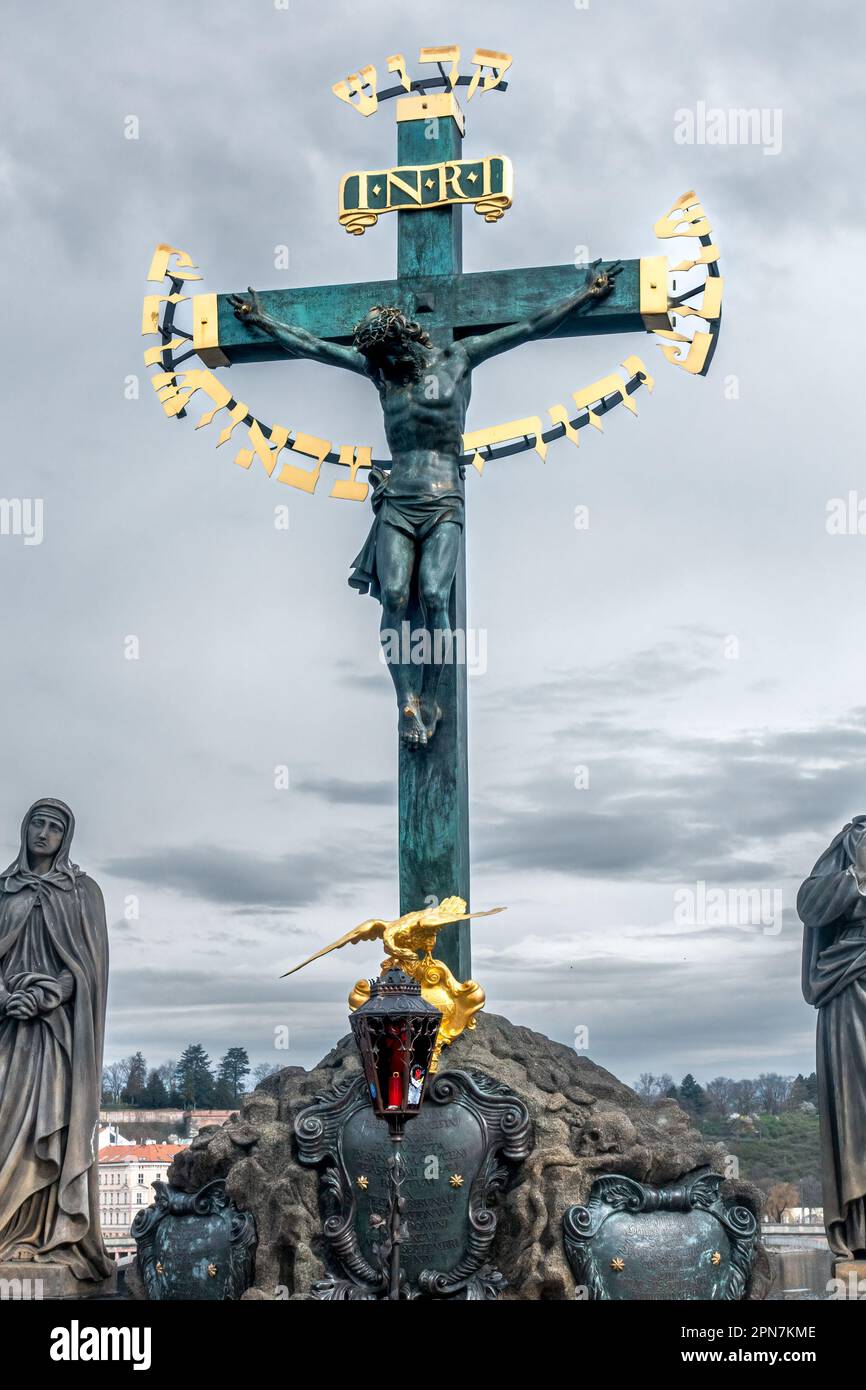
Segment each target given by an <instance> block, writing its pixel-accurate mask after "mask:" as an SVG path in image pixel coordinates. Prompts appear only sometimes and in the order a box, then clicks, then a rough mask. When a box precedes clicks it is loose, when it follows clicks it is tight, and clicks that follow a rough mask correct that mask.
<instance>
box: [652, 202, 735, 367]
mask: <svg viewBox="0 0 866 1390" xmlns="http://www.w3.org/2000/svg"><path fill="white" fill-rule="evenodd" d="M653 231H654V232H655V234H656V236H657V237H659V238H660V239H661V240H667V239H668V238H671V237H697V238H699V239H700V241H701V250H700V253H699V254H698V255H696V256H694V257H691V258H687V259H686V260H682V261H678V262H677V264H676V265H674V266H670V267H669V269H670V273H671V274H676V273H677V272H682V273H686V272H688V271H691V270H694V269H696V268H697V267H698V266H705V267H706V270H707V275H706V279H705V280H704V284H703V291H704V297H703V300H702V302H701V304H699V305H692V304H673V305H671V307H670V313H671V314H673V315H674V316H675V317H680V318H686V319H688V318H700V319H704V320H705V322H706V323H707V324H708V325H709V331H704V330H703V329H698V328H695V330H694V331H693V333H692V334H691V336H689V335H688V334H687V333H681V332H680V331H679V329H676V328H656V329H654V330H653V332H654V333H655V336H656V337H657V338H660V339H661V340H662V341H661V342H660V343H659V344H658V346H659V347H660V348H661V350H662V353H663V355H664V356H665V358H666V359H667V361H668V362H670V363H671V364H672V365H673V366H674V367H680V368H682V370H683V371H686V372H690V373H692V374H693V375H701V374H703V373H704V372H705V371H706V369H707V365H708V362H709V358H710V354H711V352H712V350H713V348H714V346H715V342H716V338H717V336H718V328H719V320H720V318H721V315H722V295H723V293H724V286H725V282H724V279H723V277H722V276H721V275H720V274H719V272H718V269H717V262H718V259H719V251H718V247H716V246H714V245H713V243H712V241H711V237H712V234H713V229H712V226H711V224H710V220H709V218H708V217H707V214H706V212H705V210H704V207H703V204H702V203H701V201H700V199H699V198H698V196H697V194H696V193H695V191H694V189H690V190H689V192H688V193H683V194H682V196H681V197H679V198H677V200H676V202H675V203H673V204H672V206H671V207H669V208H668V210H667V212H666V213H665V214H664V216H663V217H660V218H659V220H658V221H657V222H656V223H655V225H654V227H653Z"/></svg>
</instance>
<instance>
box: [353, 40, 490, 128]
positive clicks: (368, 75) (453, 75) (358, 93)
mask: <svg viewBox="0 0 866 1390" xmlns="http://www.w3.org/2000/svg"><path fill="white" fill-rule="evenodd" d="M385 61H386V63H387V66H388V71H389V72H395V73H396V74H397V76H398V77H399V79H400V82H401V83H402V85H403V87H404V89H405V90H406V91H407V92H411V90H412V83H411V81H410V80H409V77H408V74H407V71H406V59H405V58H404V57H403V54H402V53H392V54H391V56H390V57H389V58H387V59H386V60H385ZM418 61H419V63H436V64H437V65H442V66H444V64H445V63H449V62H450V64H451V67H450V69H449V71H448V73H447V80H448V84H449V87H450V88H451V90H453V89H454V87H455V86H456V84H457V79H458V77H459V75H460V73H459V67H460V45H459V44H455V43H449V44H441V45H440V46H438V47H436V48H422V49H420V51H419V54H418ZM513 62H514V59H513V58H512V56H511V54H510V53H500V52H498V51H497V50H496V49H493V48H476V50H475V52H474V53H473V55H472V63H473V67H474V69H475V71H474V72H473V74H472V77H471V80H470V82H469V86H468V88H467V94H466V100H467V101H471V100H472V98H473V97H474V96H475V93H476V92H477V91H478V88H479V85H480V87H481V91H482V92H490V91H492V90H493V88H494V87H498V86H499V84H500V82H501V81H502V79H503V77H504V76H505V73H506V72H507V71H508V69H509V68H510V67H511V65H512V63H513ZM482 77H483V81H482ZM331 91H332V92H333V93H334V95H335V96H337V97H339V98H340V101H344V102H345V103H346V105H347V106H351V108H352V110H353V111H357V112H358V114H359V115H360V116H372V115H373V114H374V113H375V112H376V111H378V109H379V87H378V73H377V71H376V67H375V65H374V64H373V63H366V64H365V65H364V67H362V68H359V69H358V71H357V72H353V73H350V74H349V76H348V77H344V78H342V79H341V80H340V81H339V82H335V83H334V85H333V87H332V88H331Z"/></svg>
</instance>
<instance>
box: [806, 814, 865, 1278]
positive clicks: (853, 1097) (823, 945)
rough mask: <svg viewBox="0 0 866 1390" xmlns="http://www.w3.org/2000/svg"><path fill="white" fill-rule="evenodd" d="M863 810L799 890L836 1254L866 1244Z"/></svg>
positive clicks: (828, 1222)
mask: <svg viewBox="0 0 866 1390" xmlns="http://www.w3.org/2000/svg"><path fill="white" fill-rule="evenodd" d="M864 835H866V816H857V817H855V819H854V820H853V821H852V822H851V823H850V824H849V825H846V826H845V828H844V830H842V831H841V832H840V833H839V834H838V835H837V836H836V839H835V840H834V841H833V843H832V844H831V845H830V847H829V849H827V850H826V851H825V853H824V854H822V856H821V858H820V859H819V860H818V862H817V864H816V865H815V867H814V869H813V870H812V873H811V876H810V877H809V878H807V879H806V881H805V883H804V884H803V885H802V887H801V888H800V892H799V894H798V897H797V911H798V912H799V914H800V917H801V918H802V920H803V922H804V924H805V926H804V934H803V995H804V997H805V999H806V1002H807V1003H808V1004H814V1006H815V1008H816V1009H817V1010H818V1040H817V1055H818V1067H817V1072H818V1101H819V1107H820V1112H821V1145H822V1151H823V1188H824V1225H825V1227H826V1230H827V1238H828V1240H829V1242H830V1247H831V1249H832V1250H833V1252H834V1253H835V1254H836V1255H838V1256H839V1257H840V1258H843V1259H845V1258H848V1259H850V1258H851V1256H852V1255H853V1254H854V1252H855V1251H863V1250H866V892H864V893H861V891H860V888H859V886H858V882H857V879H856V877H855V876H854V871H853V867H852V865H853V863H854V855H855V851H856V847H857V845H858V843H859V841H860V840H861V839H862V838H863V836H864Z"/></svg>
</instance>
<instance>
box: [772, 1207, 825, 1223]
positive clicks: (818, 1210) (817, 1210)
mask: <svg viewBox="0 0 866 1390" xmlns="http://www.w3.org/2000/svg"><path fill="white" fill-rule="evenodd" d="M781 1221H782V1225H783V1226H823V1225H824V1208H823V1207H785V1210H784V1211H783V1212H782V1216H781Z"/></svg>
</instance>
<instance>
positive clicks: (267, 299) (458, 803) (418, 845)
mask: <svg viewBox="0 0 866 1390" xmlns="http://www.w3.org/2000/svg"><path fill="white" fill-rule="evenodd" d="M440 85H446V84H445V81H444V79H443V81H442V82H438V81H432V82H431V81H430V80H426V81H425V82H423V83H413V84H412V86H413V89H419V90H420V96H416V97H413V98H411V100H414V101H415V102H416V103H418V106H417V107H415V108H410V110H409V111H408V112H406V111H404V113H403V114H402V115H400V116H399V117H398V124H397V159H398V167H399V168H401V169H403V168H405V167H412V166H421V165H425V166H426V165H431V164H435V163H445V162H447V161H455V160H457V159H459V157H460V152H461V144H462V139H463V134H462V124H463V123H462V117H461V113H460V110H459V107H458V106H457V105H456V101H455V102H454V105H453V114H451V115H448V116H446V117H438V118H436V119H435V120H431V119H430V117H429V115H427V114H425V113H424V109H423V105H424V97H425V95H426V88H427V87H430V86H440ZM443 99H444V98H440V101H441V100H443ZM438 109H441V107H439V108H438ZM415 110H417V112H418V114H417V116H415V114H414V111H415ZM376 191H377V192H378V189H377V190H376ZM462 211H463V209H462V206H461V204H460V203H451V204H449V205H446V206H437V207H432V208H423V207H417V206H412V205H407V206H406V207H405V208H398V209H397V217H398V231H397V278H396V279H395V280H389V281H372V282H367V283H357V284H341V285H317V286H311V287H304V288H294V289H284V290H271V291H263V292H262V293H261V294H260V295H259V296H258V302H259V303H260V305H261V308H262V309H263V311H264V312H265V314H266V315H267V316H268V319H269V321H270V322H272V323H275V322H279V323H280V324H282V325H283V327H284V328H286V329H287V330H288V326H289V325H292V326H293V328H292V330H291V332H294V333H297V332H298V331H300V332H302V333H304V334H306V335H312V338H314V339H315V340H316V342H317V343H319V344H331V345H333V354H332V356H331V357H328V356H326V355H324V354H323V352H322V351H319V352H318V353H316V352H311V351H307V352H304V353H303V355H307V356H313V357H317V358H318V360H320V361H330V362H331V363H332V364H335V365H341V366H346V365H348V362H347V360H340V359H339V354H340V353H342V354H345V355H348V354H349V353H350V352H352V351H353V349H352V348H351V347H350V346H349V345H351V344H352V341H353V330H354V328H355V326H356V325H357V324H358V323H359V322H360V321H361V320H362V319H364V317H365V315H367V314H368V313H369V311H370V309H371V306H373V305H393V306H396V307H398V308H399V309H401V310H402V311H403V313H404V314H405V315H406V316H407V317H408V318H409V319H411V320H414V321H416V322H417V323H420V324H421V326H422V327H423V329H424V330H426V333H427V335H428V336H429V340H430V342H431V343H432V344H433V345H434V346H435V347H437V348H442V349H446V348H447V347H448V345H450V344H455V343H466V344H475V345H476V347H475V351H476V357H475V358H474V359H473V362H475V361H479V360H483V359H484V356H485V355H492V353H490V354H486V353H485V352H484V344H483V342H482V341H481V340H482V338H483V336H484V335H488V334H497V333H498V334H499V335H500V338H501V339H502V342H501V345H499V344H498V345H497V346H496V347H495V348H494V349H493V350H494V351H503V350H505V348H506V347H508V346H512V345H516V343H517V342H520V341H527V339H528V338H529V337H531V336H541V334H542V333H543V334H544V336H559V337H564V336H567V337H571V336H577V335H583V334H599V333H629V332H646V331H647V329H648V328H651V327H659V326H661V325H662V323H663V324H665V325H668V321H667V318H666V316H665V313H664V310H665V307H666V304H667V284H666V279H665V282H664V283H663V284H662V285H657V284H655V283H653V284H652V286H651V292H650V285H649V283H648V274H647V268H648V267H651V268H652V270H653V271H654V272H657V270H658V261H657V260H650V261H646V260H645V261H643V263H642V262H641V261H640V260H628V261H623V262H615V263H614V262H602V263H601V264H600V267H599V269H600V272H601V273H602V274H604V272H608V271H609V272H612V274H611V276H610V280H609V283H608V287H607V290H606V291H605V294H604V296H603V297H599V298H598V300H597V301H595V302H592V303H589V304H587V303H584V304H581V305H579V306H577V307H575V308H574V309H573V310H566V311H564V312H563V308H562V306H563V302H564V301H566V300H569V299H572V298H574V297H575V296H576V294H577V293H578V291H579V290H580V289H581V286H583V285H585V284H586V283H587V272H586V271H584V270H576V268H575V266H574V265H573V264H568V265H556V266H543V267H535V268H528V269H527V268H521V269H516V270H510V271H491V272H480V273H476V274H463V273H462V220H461V219H462ZM614 277H615V278H614ZM656 278H657V277H656ZM215 298H216V307H217V314H216V318H217V324H218V327H217V331H216V332H215V333H214V332H213V329H211V332H210V336H209V340H208V341H209V344H210V346H211V347H212V348H213V349H216V350H217V355H216V357H212V358H211V360H222V361H224V362H225V361H227V362H228V363H230V364H231V363H243V362H258V361H266V360H274V359H278V358H279V359H283V358H285V356H286V346H285V341H290V340H291V333H290V336H289V339H287V340H285V341H284V344H283V345H282V346H281V345H280V342H279V339H278V338H275V337H270V338H269V337H266V336H265V334H263V333H262V332H261V330H260V328H257V327H256V326H255V324H254V323H251V322H248V321H245V320H244V317H243V315H241V316H239V313H238V304H239V302H240V301H241V300H242V299H243V296H234V295H228V294H221V295H218V296H216V297H215ZM247 303H249V301H247ZM551 305H558V306H559V312H558V313H557V314H556V315H555V316H554V318H555V321H553V322H552V325H551V324H548V326H547V327H543V328H539V329H538V331H537V332H534V333H524V334H523V335H522V336H519V335H518V336H516V337H514V339H513V341H512V340H509V339H508V331H509V330H514V331H515V332H516V331H517V329H518V327H519V326H520V325H522V324H523V325H525V324H526V323H527V321H531V322H534V323H539V324H540V323H542V322H548V321H547V320H546V319H545V318H544V316H545V313H546V311H549V309H550V306H551ZM503 330H505V333H504V334H503ZM490 341H491V344H492V342H493V340H492V339H491V340H490ZM497 342H498V340H497ZM479 343H480V344H481V346H480V348H479V347H478V345H479ZM289 355H292V351H291V350H290V351H289ZM295 355H301V354H300V353H298V352H297V351H296V352H295ZM355 355H357V354H355ZM201 356H202V357H203V359H204V360H205V361H207V360H208V356H207V352H206V351H201ZM356 369H357V368H356ZM466 399H467V400H468V376H467V393H466ZM559 432H560V433H561V432H562V431H561V430H560V431H559ZM389 437H390V436H389ZM392 447H393V446H392ZM459 486H460V489H461V493H462V470H461V480H460V484H459ZM440 529H442V528H440ZM449 582H450V580H449ZM413 602H415V603H417V599H414V600H413ZM410 620H412V626H413V628H414V626H415V621H414V618H413V615H412V614H411V611H410ZM448 620H449V622H450V627H451V629H452V630H454V631H460V632H463V633H464V634H465V632H466V566H465V529H464V530H463V531H462V533H461V537H460V540H459V553H458V554H457V560H456V570H454V579H453V584H451V591H450V600H449V604H448ZM421 621H423V619H421ZM466 683H467V670H466V664H465V662H459V663H454V664H446V665H444V666H443V668H442V671H441V674H440V676H439V686H438V701H439V705H440V706H441V710H442V712H443V715H442V718H441V720H440V722H439V724H438V726H437V728H436V736H435V738H431V740H430V742H429V744H428V745H427V746H426V747H424V748H423V749H419V748H417V747H416V748H411V747H408V746H406V744H404V743H403V742H402V741H401V745H400V754H399V758H400V763H399V862H400V911H401V913H406V912H410V911H414V910H416V909H417V908H419V907H422V906H424V905H425V904H426V903H429V902H430V901H431V900H433V899H436V900H441V899H443V898H445V897H449V896H451V895H454V894H456V895H458V896H459V897H461V898H464V899H466V901H467V903H468V902H469V897H470V892H469V783H468V759H467V689H466ZM398 694H399V691H398ZM437 947H438V948H441V949H440V950H439V951H438V954H441V956H442V958H443V959H444V960H445V961H446V963H447V964H448V966H449V967H450V969H451V970H452V971H453V973H454V974H455V975H456V977H457V978H458V979H460V980H466V979H468V978H469V976H470V973H471V956H470V934H469V923H468V922H461V923H455V924H453V925H452V926H449V927H448V928H446V929H445V930H444V931H443V932H442V933H441V934H440V937H439V940H438V942H437Z"/></svg>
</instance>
